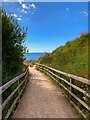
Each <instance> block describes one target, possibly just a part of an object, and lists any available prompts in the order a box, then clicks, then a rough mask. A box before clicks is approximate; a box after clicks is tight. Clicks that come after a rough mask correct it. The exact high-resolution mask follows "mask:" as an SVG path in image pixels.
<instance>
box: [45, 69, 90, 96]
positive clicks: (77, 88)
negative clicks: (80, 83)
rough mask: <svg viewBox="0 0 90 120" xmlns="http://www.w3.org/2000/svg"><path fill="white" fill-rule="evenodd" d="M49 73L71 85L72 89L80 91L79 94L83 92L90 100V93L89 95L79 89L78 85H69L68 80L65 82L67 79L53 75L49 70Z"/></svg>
mask: <svg viewBox="0 0 90 120" xmlns="http://www.w3.org/2000/svg"><path fill="white" fill-rule="evenodd" d="M47 71H48V72H49V73H51V74H52V75H54V76H55V77H57V78H59V79H61V80H63V81H64V82H65V83H67V84H68V85H70V86H71V87H73V88H75V89H76V90H78V91H79V92H82V93H83V94H84V95H86V96H87V97H89V98H90V94H88V93H87V92H86V91H84V90H83V89H81V88H79V87H77V86H76V85H73V84H72V83H69V82H68V81H67V80H65V79H63V78H61V77H60V76H58V75H56V74H54V73H52V72H51V71H49V70H48V69H47Z"/></svg>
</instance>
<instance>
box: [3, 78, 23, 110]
mask: <svg viewBox="0 0 90 120" xmlns="http://www.w3.org/2000/svg"><path fill="white" fill-rule="evenodd" d="M24 82H25V80H24V81H22V82H21V83H20V85H19V86H18V87H17V88H16V89H15V90H14V91H13V92H12V93H11V94H10V95H9V96H8V98H7V99H6V100H5V101H4V103H3V104H2V109H4V107H5V106H6V105H7V103H8V102H9V100H10V99H11V98H12V96H13V95H14V94H15V93H16V91H17V90H18V88H19V87H20V86H21V85H22V84H23V83H24Z"/></svg>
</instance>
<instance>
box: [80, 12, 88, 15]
mask: <svg viewBox="0 0 90 120" xmlns="http://www.w3.org/2000/svg"><path fill="white" fill-rule="evenodd" d="M80 14H83V15H86V16H88V14H89V12H87V11H81V12H80Z"/></svg>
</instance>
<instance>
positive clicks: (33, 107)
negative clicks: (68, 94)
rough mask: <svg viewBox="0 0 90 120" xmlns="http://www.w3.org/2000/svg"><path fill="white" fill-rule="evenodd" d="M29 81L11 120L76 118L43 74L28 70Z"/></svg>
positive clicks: (59, 93) (64, 99)
mask: <svg viewBox="0 0 90 120" xmlns="http://www.w3.org/2000/svg"><path fill="white" fill-rule="evenodd" d="M29 70H30V73H31V79H30V80H29V82H28V85H27V88H26V90H25V93H24V95H23V97H22V99H21V102H20V104H19V105H18V107H17V110H16V111H15V113H14V115H13V118H78V117H79V116H78V115H77V113H76V110H75V109H74V108H73V107H72V106H71V104H70V103H69V101H68V100H67V99H66V98H65V97H64V95H63V94H62V93H61V92H60V91H59V90H58V89H57V88H56V87H55V86H54V85H53V84H52V83H51V82H50V80H49V78H48V77H47V76H45V75H44V74H43V73H41V72H39V71H37V70H35V68H34V67H32V68H30V69H29Z"/></svg>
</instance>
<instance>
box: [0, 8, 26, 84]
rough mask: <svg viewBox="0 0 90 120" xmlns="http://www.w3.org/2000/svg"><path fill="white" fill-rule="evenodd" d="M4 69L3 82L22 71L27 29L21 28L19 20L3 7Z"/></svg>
mask: <svg viewBox="0 0 90 120" xmlns="http://www.w3.org/2000/svg"><path fill="white" fill-rule="evenodd" d="M1 15H2V70H3V74H2V77H3V82H4V83H5V82H6V81H4V79H5V78H6V76H10V75H15V74H17V73H20V72H22V70H23V61H24V53H25V51H26V47H25V46H24V45H23V43H24V41H25V37H26V34H27V29H26V30H24V28H21V27H20V25H19V23H18V21H17V20H15V19H14V18H13V17H12V16H11V15H7V14H6V12H5V11H4V10H3V9H2V13H1Z"/></svg>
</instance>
